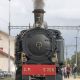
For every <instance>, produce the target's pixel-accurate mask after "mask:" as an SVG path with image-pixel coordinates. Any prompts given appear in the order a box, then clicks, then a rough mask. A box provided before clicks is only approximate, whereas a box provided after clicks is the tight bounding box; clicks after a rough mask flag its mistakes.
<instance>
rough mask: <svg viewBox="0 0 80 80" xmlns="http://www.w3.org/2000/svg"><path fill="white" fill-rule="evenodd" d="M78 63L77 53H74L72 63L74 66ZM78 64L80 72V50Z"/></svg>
mask: <svg viewBox="0 0 80 80" xmlns="http://www.w3.org/2000/svg"><path fill="white" fill-rule="evenodd" d="M75 63H76V54H74V55H72V57H71V65H72V66H74V64H75ZM77 66H78V72H79V73H80V52H78V53H77Z"/></svg>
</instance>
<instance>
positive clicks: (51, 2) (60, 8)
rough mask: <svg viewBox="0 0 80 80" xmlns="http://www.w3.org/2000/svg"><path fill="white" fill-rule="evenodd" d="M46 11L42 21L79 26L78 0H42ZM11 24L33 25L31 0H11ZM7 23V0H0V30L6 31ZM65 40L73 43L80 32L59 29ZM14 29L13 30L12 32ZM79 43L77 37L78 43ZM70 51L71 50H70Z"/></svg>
mask: <svg viewBox="0 0 80 80" xmlns="http://www.w3.org/2000/svg"><path fill="white" fill-rule="evenodd" d="M44 2H45V7H44V10H45V11H46V13H45V17H44V21H46V22H47V24H48V25H50V26H55V25H57V26H59V25H60V26H70V25H71V26H79V25H80V0H44ZM10 5H11V8H10V12H11V17H10V22H11V26H13V25H18V26H22V25H25V26H26V25H29V23H30V24H31V25H33V23H34V16H33V13H32V11H33V9H34V7H33V0H11V2H10ZM8 23H9V0H0V30H3V31H5V32H8V25H9V24H8ZM60 31H61V32H62V36H63V37H64V40H65V45H74V44H75V38H74V37H76V35H77V34H78V35H77V36H78V37H80V32H78V33H77V31H75V30H60ZM14 32H15V31H14V30H13V31H12V33H14ZM79 44H80V41H79V38H78V45H79ZM71 51H72V52H71ZM74 51H75V47H74V48H73V47H71V48H70V49H69V50H68V52H69V54H72V53H74Z"/></svg>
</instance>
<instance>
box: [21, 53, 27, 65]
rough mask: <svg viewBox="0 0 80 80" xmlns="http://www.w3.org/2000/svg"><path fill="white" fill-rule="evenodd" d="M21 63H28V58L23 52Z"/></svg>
mask: <svg viewBox="0 0 80 80" xmlns="http://www.w3.org/2000/svg"><path fill="white" fill-rule="evenodd" d="M21 62H22V63H24V62H27V57H26V55H25V53H23V52H22V54H21Z"/></svg>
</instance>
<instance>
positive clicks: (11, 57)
mask: <svg viewBox="0 0 80 80" xmlns="http://www.w3.org/2000/svg"><path fill="white" fill-rule="evenodd" d="M0 54H2V55H4V56H5V57H7V58H8V57H9V55H8V54H7V53H5V52H3V51H1V50H0ZM10 59H11V60H13V61H14V57H13V56H10Z"/></svg>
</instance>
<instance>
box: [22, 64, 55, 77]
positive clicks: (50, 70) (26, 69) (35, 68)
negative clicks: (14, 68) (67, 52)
mask: <svg viewBox="0 0 80 80" xmlns="http://www.w3.org/2000/svg"><path fill="white" fill-rule="evenodd" d="M22 75H23V76H31V75H34V76H35V75H38V76H53V75H54V76H55V75H56V66H55V65H37V64H36V65H33V64H30V65H29V64H28V65H23V66H22Z"/></svg>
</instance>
